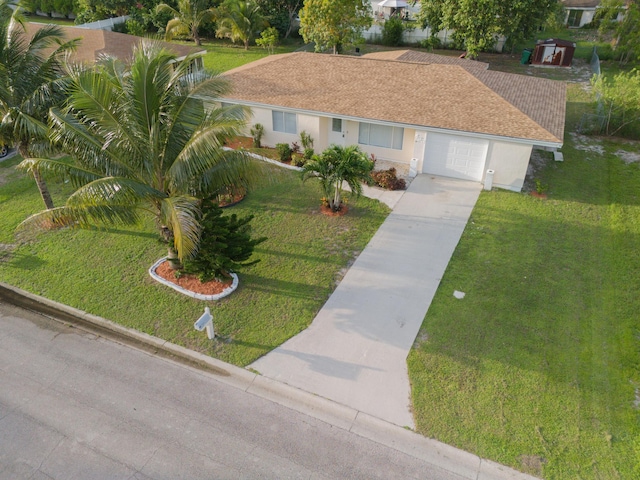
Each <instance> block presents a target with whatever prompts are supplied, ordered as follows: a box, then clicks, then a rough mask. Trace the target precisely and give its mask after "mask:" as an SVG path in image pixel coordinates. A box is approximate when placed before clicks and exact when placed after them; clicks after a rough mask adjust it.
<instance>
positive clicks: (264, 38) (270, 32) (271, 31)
mask: <svg viewBox="0 0 640 480" xmlns="http://www.w3.org/2000/svg"><path fill="white" fill-rule="evenodd" d="M256 45H258V46H259V47H262V48H266V49H267V51H268V52H269V54H272V53H273V52H274V51H275V48H276V46H277V45H278V29H277V28H275V27H269V28H267V29H266V30H263V31H262V34H261V35H260V38H256Z"/></svg>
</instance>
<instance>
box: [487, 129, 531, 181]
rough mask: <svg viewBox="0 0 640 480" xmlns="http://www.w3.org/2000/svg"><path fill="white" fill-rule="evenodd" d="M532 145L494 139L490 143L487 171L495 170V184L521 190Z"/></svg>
mask: <svg viewBox="0 0 640 480" xmlns="http://www.w3.org/2000/svg"><path fill="white" fill-rule="evenodd" d="M531 149H532V146H531V145H524V144H521V143H510V142H504V141H497V140H494V141H492V142H490V143H489V151H488V152H487V162H486V163H485V172H486V171H487V170H488V169H491V170H493V171H494V172H495V173H494V174H493V186H494V187H498V188H504V189H507V190H513V191H514V192H519V191H520V190H522V185H523V183H524V177H525V175H526V174H527V167H528V166H529V158H530V157H531Z"/></svg>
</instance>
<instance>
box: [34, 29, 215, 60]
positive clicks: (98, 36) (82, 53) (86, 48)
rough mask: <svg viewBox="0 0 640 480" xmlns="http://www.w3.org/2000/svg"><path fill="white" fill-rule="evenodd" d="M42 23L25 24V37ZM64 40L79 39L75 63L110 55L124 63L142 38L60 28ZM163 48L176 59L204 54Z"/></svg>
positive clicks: (175, 47) (185, 48)
mask: <svg viewBox="0 0 640 480" xmlns="http://www.w3.org/2000/svg"><path fill="white" fill-rule="evenodd" d="M43 26H44V24H42V23H27V24H26V30H27V36H28V37H29V38H30V37H32V36H33V35H34V34H35V32H37V31H38V30H39V29H40V28H42V27H43ZM61 28H62V31H63V32H64V36H65V39H66V40H73V39H75V38H80V39H81V43H80V45H79V46H78V48H77V49H76V51H75V52H74V53H73V55H72V56H71V59H72V60H74V61H77V62H82V63H85V62H89V63H93V62H95V61H96V60H97V59H98V57H100V56H101V55H110V56H113V57H116V58H120V59H122V60H124V61H128V60H130V59H131V55H132V53H133V47H134V46H136V45H138V44H139V43H140V41H141V40H143V38H142V37H135V36H133V35H126V34H124V33H118V32H112V31H110V30H91V29H88V28H78V27H61ZM159 43H161V44H162V46H163V47H165V48H167V49H168V50H170V51H171V52H173V53H174V54H175V55H176V56H177V57H178V58H182V57H186V56H187V55H189V54H191V55H193V54H197V53H200V52H202V53H204V50H202V49H200V48H194V47H190V46H188V45H177V44H174V43H168V42H159Z"/></svg>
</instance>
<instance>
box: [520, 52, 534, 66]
mask: <svg viewBox="0 0 640 480" xmlns="http://www.w3.org/2000/svg"><path fill="white" fill-rule="evenodd" d="M532 53H533V50H532V49H530V48H525V49H524V50H522V56H521V57H520V63H521V64H522V65H527V64H528V63H531V54H532Z"/></svg>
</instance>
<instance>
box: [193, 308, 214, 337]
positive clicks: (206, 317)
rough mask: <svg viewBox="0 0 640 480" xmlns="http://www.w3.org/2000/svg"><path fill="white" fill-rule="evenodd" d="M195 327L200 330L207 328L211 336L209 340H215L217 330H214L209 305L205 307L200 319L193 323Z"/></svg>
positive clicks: (208, 334)
mask: <svg viewBox="0 0 640 480" xmlns="http://www.w3.org/2000/svg"><path fill="white" fill-rule="evenodd" d="M193 328H195V329H196V330H198V331H199V332H201V331H202V330H204V329H205V328H206V329H207V337H209V340H213V338H214V337H215V332H214V331H213V316H212V315H211V311H210V310H209V307H204V313H203V314H202V316H201V317H200V318H199V319H198V320H196V323H194V324H193Z"/></svg>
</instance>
